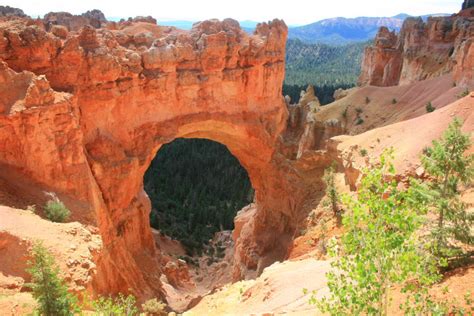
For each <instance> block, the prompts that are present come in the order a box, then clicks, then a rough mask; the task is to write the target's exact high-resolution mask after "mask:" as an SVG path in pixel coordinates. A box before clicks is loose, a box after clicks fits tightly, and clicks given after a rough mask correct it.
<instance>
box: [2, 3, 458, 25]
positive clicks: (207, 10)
mask: <svg viewBox="0 0 474 316" xmlns="http://www.w3.org/2000/svg"><path fill="white" fill-rule="evenodd" d="M1 4H2V5H10V6H14V7H19V8H21V9H23V10H24V11H25V13H27V14H29V15H31V16H34V17H36V16H37V15H43V14H45V13H47V12H50V11H68V12H71V13H74V14H79V13H82V12H84V11H87V10H90V9H100V10H102V11H103V12H104V13H105V15H106V16H109V17H129V16H136V15H152V16H154V17H155V18H157V19H158V20H191V21H198V20H203V19H210V18H219V19H223V18H227V17H231V18H234V19H237V20H241V21H242V20H253V21H267V20H270V19H273V18H280V19H284V20H285V22H286V23H287V24H293V25H294V24H306V23H311V22H314V21H317V20H321V19H325V18H331V17H338V16H343V17H357V16H393V15H396V14H398V13H402V12H403V13H408V14H411V15H424V14H429V13H455V12H457V11H459V9H460V8H461V4H462V0H437V1H436V0H329V1H328V0H324V1H321V0H287V1H281V0H233V1H229V0H227V1H226V0H154V1H150V0H125V1H124V0H115V1H110V0H79V1H78V0H2V2H1Z"/></svg>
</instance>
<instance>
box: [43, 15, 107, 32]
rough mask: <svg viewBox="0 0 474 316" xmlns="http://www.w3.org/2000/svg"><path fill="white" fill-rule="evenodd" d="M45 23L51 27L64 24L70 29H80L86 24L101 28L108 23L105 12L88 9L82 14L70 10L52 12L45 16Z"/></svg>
mask: <svg viewBox="0 0 474 316" xmlns="http://www.w3.org/2000/svg"><path fill="white" fill-rule="evenodd" d="M43 21H44V24H45V26H46V27H47V28H48V29H50V28H51V27H52V26H54V25H63V26H65V27H67V29H68V30H70V31H78V30H79V29H81V28H82V27H84V26H86V25H91V26H92V27H94V28H100V27H102V26H104V25H105V24H106V23H107V19H106V18H105V16H104V14H103V13H102V12H101V11H99V10H92V11H87V12H86V13H83V14H81V15H72V14H71V13H68V12H50V13H48V14H46V15H45V16H44V19H43Z"/></svg>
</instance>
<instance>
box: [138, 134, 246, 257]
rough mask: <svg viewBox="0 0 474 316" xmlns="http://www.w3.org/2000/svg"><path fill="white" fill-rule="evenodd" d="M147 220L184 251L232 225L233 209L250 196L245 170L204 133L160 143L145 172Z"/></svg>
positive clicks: (231, 227) (197, 248) (239, 206)
mask: <svg viewBox="0 0 474 316" xmlns="http://www.w3.org/2000/svg"><path fill="white" fill-rule="evenodd" d="M144 185H145V191H146V192H147V194H148V196H149V197H150V200H151V203H152V209H153V210H152V213H151V216H150V219H151V225H152V226H153V227H154V228H157V229H159V230H160V231H161V232H163V233H165V234H166V235H168V236H171V237H173V238H175V239H178V240H180V241H181V242H182V243H183V245H184V246H185V247H186V249H187V250H188V251H189V253H190V254H192V253H193V252H195V251H196V252H198V253H199V252H200V250H201V248H202V246H203V244H205V243H207V242H208V241H209V239H211V238H212V237H213V235H214V233H216V232H218V231H220V230H230V229H233V227H234V223H233V220H234V217H235V215H236V213H237V211H238V210H240V209H241V208H242V207H244V206H245V205H247V204H249V203H251V202H252V201H253V189H252V186H251V184H250V181H249V178H248V175H247V172H246V171H245V170H244V169H243V168H242V166H241V165H240V163H239V161H238V160H237V159H236V158H235V157H234V156H233V155H232V154H231V153H230V152H229V150H228V149H227V148H226V147H225V146H224V145H221V144H219V143H216V142H213V141H209V140H205V139H176V140H175V141H173V142H172V143H170V144H166V145H163V147H162V148H161V149H160V150H159V152H158V154H157V156H156V157H155V159H154V160H153V161H152V163H151V166H150V167H149V168H148V170H147V172H146V173H145V179H144Z"/></svg>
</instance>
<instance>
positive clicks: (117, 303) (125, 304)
mask: <svg viewBox="0 0 474 316" xmlns="http://www.w3.org/2000/svg"><path fill="white" fill-rule="evenodd" d="M91 304H92V307H93V309H94V311H95V313H96V315H100V316H135V315H139V312H138V309H137V307H136V299H135V297H134V296H133V295H128V296H125V295H123V294H122V293H120V294H119V295H118V296H117V297H115V298H112V297H99V298H98V299H96V300H95V301H92V303H91Z"/></svg>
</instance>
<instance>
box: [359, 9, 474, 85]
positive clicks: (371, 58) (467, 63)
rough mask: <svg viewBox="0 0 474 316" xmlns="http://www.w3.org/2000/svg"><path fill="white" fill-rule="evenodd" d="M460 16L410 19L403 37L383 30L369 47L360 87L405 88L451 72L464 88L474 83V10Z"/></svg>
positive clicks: (404, 28) (402, 30)
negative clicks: (398, 86)
mask: <svg viewBox="0 0 474 316" xmlns="http://www.w3.org/2000/svg"><path fill="white" fill-rule="evenodd" d="M469 3H470V2H469V0H466V3H465V4H464V6H463V7H465V8H466V9H464V10H462V11H461V12H460V13H459V14H456V15H452V16H447V17H430V18H428V20H427V21H426V22H424V21H423V20H422V19H421V18H407V19H406V20H405V22H404V23H403V26H402V29H401V30H400V33H399V34H395V33H394V32H391V31H389V30H388V29H387V28H384V27H382V28H381V29H380V30H379V32H378V34H377V36H376V38H375V42H374V44H373V45H372V46H369V47H367V48H366V50H365V53H364V58H363V62H362V70H361V75H360V77H359V85H374V86H394V85H403V84H408V83H412V82H416V81H420V80H425V79H429V78H433V77H438V76H441V75H444V74H447V73H451V72H452V73H453V74H454V80H455V83H456V84H458V85H460V86H467V85H472V84H473V83H474V64H473V60H474V45H473V41H474V9H472V8H471V7H470V6H471V4H469Z"/></svg>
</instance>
